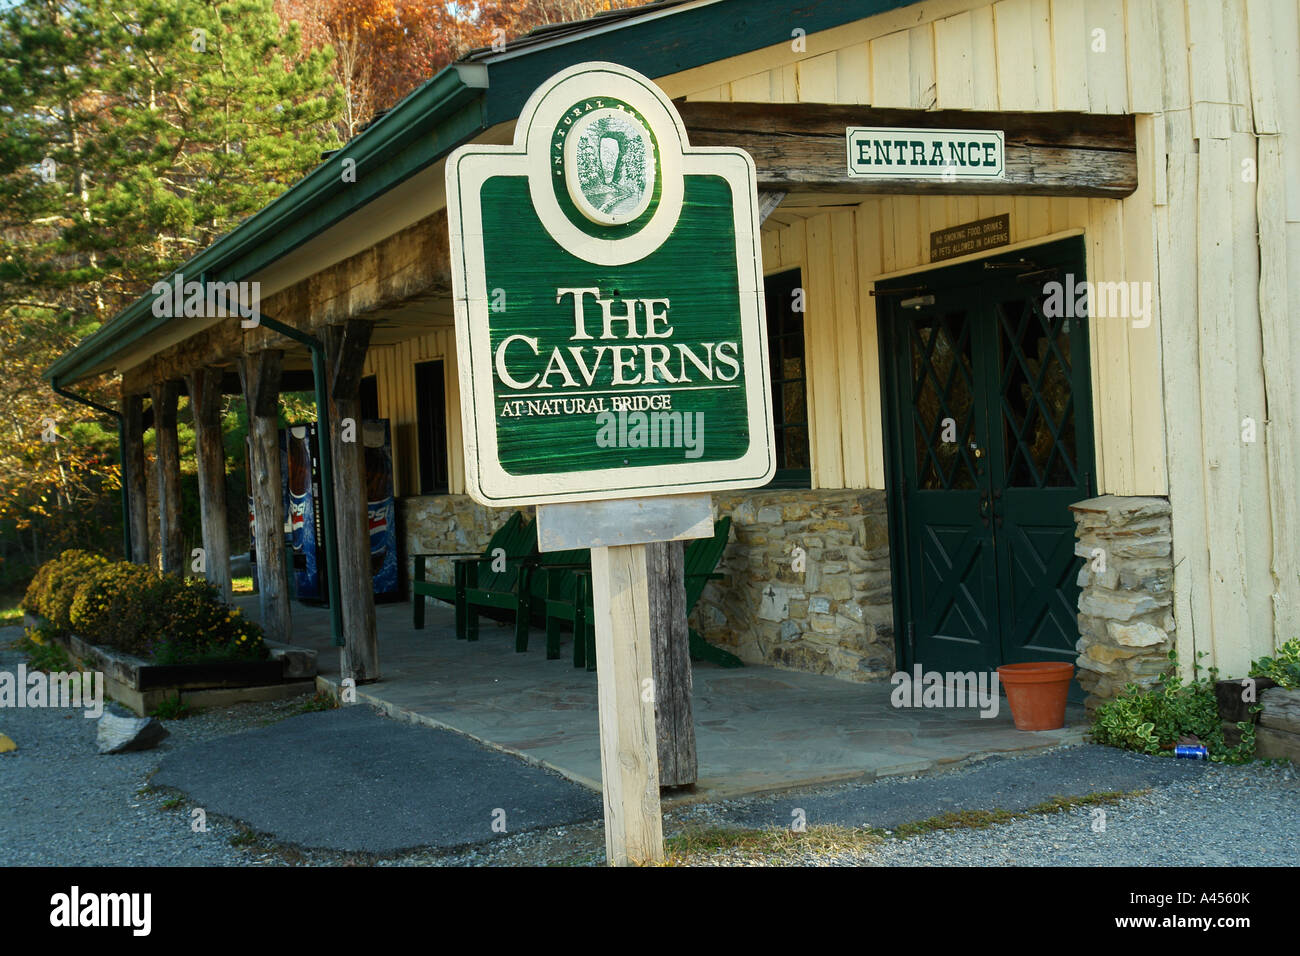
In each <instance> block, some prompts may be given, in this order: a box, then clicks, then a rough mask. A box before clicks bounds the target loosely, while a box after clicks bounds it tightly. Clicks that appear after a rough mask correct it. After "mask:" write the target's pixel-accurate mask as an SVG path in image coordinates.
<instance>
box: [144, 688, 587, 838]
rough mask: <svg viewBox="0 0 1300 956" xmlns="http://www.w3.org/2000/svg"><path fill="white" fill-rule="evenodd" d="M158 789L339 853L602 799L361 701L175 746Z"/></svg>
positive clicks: (502, 823) (528, 819)
mask: <svg viewBox="0 0 1300 956" xmlns="http://www.w3.org/2000/svg"><path fill="white" fill-rule="evenodd" d="M153 783H154V784H155V785H157V786H164V787H174V788H176V789H177V790H180V791H182V792H183V793H185V794H186V796H188V797H189V798H190V799H191V800H192V801H193V802H194V804H196V805H197V806H201V807H203V808H204V809H205V810H207V811H208V812H209V813H219V814H221V815H223V816H228V817H235V818H237V819H239V820H242V821H244V822H246V823H247V824H248V825H249V826H250V827H251V828H252V829H254V830H256V831H258V832H259V833H267V834H271V835H273V836H274V837H275V839H276V840H278V841H280V842H284V843H290V844H294V845H297V846H303V847H308V848H313V849H328V850H335V851H343V852H361V853H375V854H391V853H395V852H397V851H399V850H404V849H409V848H413V847H457V846H464V845H467V844H471V843H478V842H482V841H486V840H491V839H493V838H494V837H496V836H497V835H498V834H499V833H501V832H503V830H502V828H504V832H510V833H513V832H518V831H521V830H528V829H533V828H535V827H548V826H557V825H562V824H567V823H576V822H579V821H583V820H592V819H595V818H598V817H599V816H600V814H601V801H600V796H599V795H598V794H595V793H592V792H591V791H590V790H589V789H587V788H586V787H582V786H579V785H578V784H575V783H573V782H571V781H569V780H566V779H564V778H563V777H560V776H559V775H558V774H554V773H551V772H549V771H547V770H543V769H541V768H538V767H534V766H530V765H529V764H526V763H524V762H523V761H522V760H520V759H519V758H517V757H514V756H511V755H509V754H504V753H501V752H499V751H495V750H490V749H488V748H486V747H483V746H481V745H479V744H477V743H474V742H473V741H471V740H467V739H466V738H464V737H462V736H460V735H458V734H453V733H450V732H448V731H444V730H434V729H431V728H428V727H419V726H416V725H414V724H409V723H404V722H401V721H396V720H392V719H391V718H388V717H382V716H379V715H377V714H376V713H375V712H374V711H372V710H371V709H370V708H368V707H365V706H361V705H356V706H351V707H343V708H340V709H338V710H331V711H323V712H320V713H310V714H303V715H301V716H298V717H290V718H288V719H286V720H283V721H280V722H279V723H276V724H274V725H272V726H270V727H265V728H262V729H260V730H251V731H248V732H246V733H243V734H239V735H238V736H233V737H225V738H221V739H217V740H211V741H207V742H204V743H198V744H194V745H191V746H189V747H186V748H184V749H182V750H177V751H175V752H173V753H171V754H168V755H167V756H166V757H165V758H164V759H163V761H162V764H161V766H160V767H159V768H158V773H157V774H156V775H155V776H154V778H153ZM494 826H495V829H494Z"/></svg>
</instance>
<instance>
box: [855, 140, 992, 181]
mask: <svg viewBox="0 0 1300 956" xmlns="http://www.w3.org/2000/svg"><path fill="white" fill-rule="evenodd" d="M845 134H846V138H847V142H848V151H849V175H850V176H851V177H853V178H855V179H937V180H940V181H941V182H956V181H957V180H970V179H1003V178H1004V177H1005V175H1006V164H1005V153H1006V144H1005V141H1004V137H1003V134H1002V130H1000V129H894V128H889V127H878V126H850V127H848V128H847V129H846V130H845Z"/></svg>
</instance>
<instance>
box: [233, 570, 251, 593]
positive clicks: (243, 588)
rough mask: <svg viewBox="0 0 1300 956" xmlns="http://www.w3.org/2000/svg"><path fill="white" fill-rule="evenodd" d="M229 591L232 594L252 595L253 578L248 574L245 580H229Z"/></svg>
mask: <svg viewBox="0 0 1300 956" xmlns="http://www.w3.org/2000/svg"><path fill="white" fill-rule="evenodd" d="M230 590H231V593H233V594H252V593H253V576H252V575H251V574H250V575H249V576H248V577H245V578H231V579H230Z"/></svg>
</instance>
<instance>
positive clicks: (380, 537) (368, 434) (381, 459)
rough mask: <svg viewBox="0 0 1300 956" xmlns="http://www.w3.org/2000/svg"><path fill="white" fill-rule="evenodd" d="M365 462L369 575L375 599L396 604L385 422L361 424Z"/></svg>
mask: <svg viewBox="0 0 1300 956" xmlns="http://www.w3.org/2000/svg"><path fill="white" fill-rule="evenodd" d="M361 436H362V444H363V446H364V448H365V461H366V465H365V468H366V519H367V523H368V524H369V527H370V572H371V574H372V575H373V576H374V588H375V600H376V601H379V602H385V601H400V600H401V598H402V594H401V590H400V588H399V587H398V576H397V567H398V555H397V503H396V501H395V500H394V498H393V442H392V434H391V432H390V431H389V427H388V420H387V419H379V420H377V421H375V420H371V421H363V422H362V423H361Z"/></svg>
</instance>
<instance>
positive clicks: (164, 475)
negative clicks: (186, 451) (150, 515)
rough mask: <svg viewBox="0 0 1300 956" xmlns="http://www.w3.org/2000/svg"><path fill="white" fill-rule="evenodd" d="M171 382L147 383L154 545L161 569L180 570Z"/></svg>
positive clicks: (177, 445) (173, 385)
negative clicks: (153, 481)
mask: <svg viewBox="0 0 1300 956" xmlns="http://www.w3.org/2000/svg"><path fill="white" fill-rule="evenodd" d="M179 394H180V389H179V387H178V386H177V384H176V383H175V382H155V383H154V384H153V385H151V386H150V387H149V395H150V401H151V402H152V404H153V433H154V457H155V465H156V467H157V469H158V548H159V553H160V554H161V555H162V569H163V571H167V572H172V573H175V574H183V573H184V571H185V565H184V560H185V556H184V554H183V553H182V550H183V547H184V543H183V541H182V539H181V451H180V442H179V440H178V439H177V437H176V401H177V398H178V397H179Z"/></svg>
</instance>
